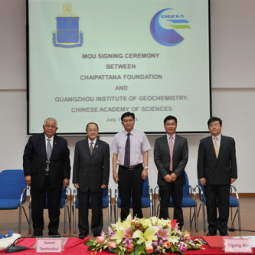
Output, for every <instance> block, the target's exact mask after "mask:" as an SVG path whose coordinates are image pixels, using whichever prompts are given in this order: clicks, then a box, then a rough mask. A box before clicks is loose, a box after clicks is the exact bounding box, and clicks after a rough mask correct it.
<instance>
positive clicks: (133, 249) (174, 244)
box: [85, 215, 203, 255]
mask: <svg viewBox="0 0 255 255" xmlns="http://www.w3.org/2000/svg"><path fill="white" fill-rule="evenodd" d="M85 245H88V246H89V248H88V250H91V251H94V252H95V253H96V252H97V251H103V250H108V251H110V252H114V253H118V255H124V254H130V255H139V254H156V253H161V254H166V253H167V252H178V253H181V254H183V252H184V251H186V250H190V249H202V248H201V246H202V245H203V243H202V242H201V241H200V240H199V239H194V240H192V239H191V236H190V233H189V232H187V231H184V230H179V229H178V224H177V223H176V220H163V219H158V218H157V217H151V218H148V219H146V218H142V219H139V218H134V219H132V218H131V215H129V216H128V217H127V219H126V220H125V221H122V222H121V221H120V220H119V221H118V222H117V223H116V224H112V225H111V226H110V227H109V228H108V234H105V233H104V232H102V233H101V235H100V236H98V237H96V238H93V239H90V240H89V241H87V242H85Z"/></svg>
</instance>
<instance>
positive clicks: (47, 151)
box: [46, 138, 52, 170]
mask: <svg viewBox="0 0 255 255" xmlns="http://www.w3.org/2000/svg"><path fill="white" fill-rule="evenodd" d="M47 141H48V142H47V147H46V154H47V160H48V161H49V160H50V156H51V153H52V147H51V144H50V138H48V139H47ZM46 169H48V170H49V169H50V168H49V162H47V167H46Z"/></svg>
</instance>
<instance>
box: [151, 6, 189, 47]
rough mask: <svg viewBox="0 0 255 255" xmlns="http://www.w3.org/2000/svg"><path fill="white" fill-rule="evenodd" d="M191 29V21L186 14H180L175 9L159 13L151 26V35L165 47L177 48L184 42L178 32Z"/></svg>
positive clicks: (154, 17)
mask: <svg viewBox="0 0 255 255" xmlns="http://www.w3.org/2000/svg"><path fill="white" fill-rule="evenodd" d="M179 29H181V30H183V29H190V26H189V21H188V20H187V19H185V16H184V14H179V13H177V11H176V10H175V9H173V8H167V9H163V10H160V11H159V12H157V13H156V14H155V15H154V16H153V18H152V20H151V24H150V31H151V35H152V37H153V38H154V40H155V41H156V42H158V43H159V44H161V45H164V46H175V45H178V44H179V43H181V42H182V41H183V40H184V37H183V36H182V35H181V34H180V33H178V32H176V30H179Z"/></svg>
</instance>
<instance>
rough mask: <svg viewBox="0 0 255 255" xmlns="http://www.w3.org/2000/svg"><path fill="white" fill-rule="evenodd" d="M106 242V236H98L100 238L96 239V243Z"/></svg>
mask: <svg viewBox="0 0 255 255" xmlns="http://www.w3.org/2000/svg"><path fill="white" fill-rule="evenodd" d="M104 240H105V238H104V236H98V237H97V238H96V243H103V242H104Z"/></svg>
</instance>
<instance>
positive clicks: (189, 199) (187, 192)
mask: <svg viewBox="0 0 255 255" xmlns="http://www.w3.org/2000/svg"><path fill="white" fill-rule="evenodd" d="M185 180H186V184H185V185H183V197H182V208H190V225H191V224H192V222H193V220H194V222H195V228H196V231H197V232H198V220H197V202H196V193H195V189H194V188H193V187H192V186H190V185H189V178H188V175H187V173H186V172H185ZM157 189H159V187H158V186H157V187H156V188H155V190H154V193H157ZM159 200H160V197H159ZM168 207H169V208H174V204H173V199H172V196H170V201H169V205H168ZM192 208H193V209H194V212H193V214H192V213H191V210H192ZM159 209H160V203H159V205H158V209H157V213H156V215H157V216H159Z"/></svg>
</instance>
